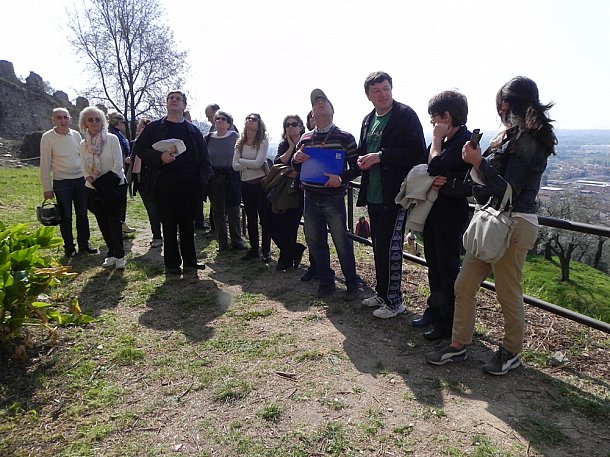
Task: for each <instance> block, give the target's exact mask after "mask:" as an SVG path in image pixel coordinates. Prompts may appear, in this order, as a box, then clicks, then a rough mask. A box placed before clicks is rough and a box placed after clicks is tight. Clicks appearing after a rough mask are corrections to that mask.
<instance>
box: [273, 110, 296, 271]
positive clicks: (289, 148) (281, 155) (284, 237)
mask: <svg viewBox="0 0 610 457" xmlns="http://www.w3.org/2000/svg"><path fill="white" fill-rule="evenodd" d="M283 128H284V130H283V132H282V141H281V143H280V144H279V145H278V147H277V155H276V156H275V160H274V163H276V164H281V165H286V166H287V167H289V166H290V162H291V160H292V156H293V155H294V153H295V152H296V145H297V143H298V142H299V140H300V139H301V135H303V133H305V127H304V125H303V121H302V120H301V118H300V117H299V116H298V115H296V114H291V115H288V116H286V117H285V118H284V122H283ZM289 170H290V171H289V172H288V173H286V175H285V176H286V178H285V179H286V180H287V182H286V184H289V185H288V186H287V187H286V190H287V191H288V192H293V193H296V194H297V195H295V196H296V197H297V199H298V206H297V207H294V208H288V209H283V210H282V211H281V212H278V213H274V212H273V211H270V212H269V227H270V231H271V236H272V238H273V241H275V244H277V246H278V247H279V248H280V255H279V257H278V259H277V266H276V268H275V269H276V270H277V271H283V270H289V269H291V268H299V265H300V264H301V259H302V258H303V252H304V251H305V245H303V244H302V243H298V242H297V233H298V231H299V223H300V221H301V217H302V216H303V191H302V190H299V189H294V188H292V187H294V180H295V179H296V177H297V175H298V174H297V172H296V171H294V170H292V168H290V169H289ZM289 181H290V183H289Z"/></svg>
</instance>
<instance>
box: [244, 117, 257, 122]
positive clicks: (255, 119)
mask: <svg viewBox="0 0 610 457" xmlns="http://www.w3.org/2000/svg"><path fill="white" fill-rule="evenodd" d="M248 121H252V122H258V117H252V116H250V117H247V118H246V122H248Z"/></svg>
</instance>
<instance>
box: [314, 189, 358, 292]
mask: <svg viewBox="0 0 610 457" xmlns="http://www.w3.org/2000/svg"><path fill="white" fill-rule="evenodd" d="M303 215H304V217H305V240H306V241H307V246H308V247H309V252H310V253H311V255H312V257H313V260H314V262H315V265H316V276H317V277H318V278H319V279H320V286H328V285H332V284H334V283H335V272H334V271H333V270H332V269H331V268H330V251H329V247H328V233H327V227H328V230H329V231H330V235H331V236H332V239H333V243H334V245H335V249H336V250H337V255H338V257H339V263H340V264H341V271H343V276H345V285H346V286H347V288H348V289H353V288H357V287H358V286H359V285H360V278H359V277H358V275H357V274H356V260H355V259H354V244H353V242H352V239H351V238H350V237H348V236H347V221H346V219H347V217H346V215H345V196H344V194H343V193H340V194H331V195H325V194H317V193H315V192H311V191H308V190H306V191H305V207H304V210H303Z"/></svg>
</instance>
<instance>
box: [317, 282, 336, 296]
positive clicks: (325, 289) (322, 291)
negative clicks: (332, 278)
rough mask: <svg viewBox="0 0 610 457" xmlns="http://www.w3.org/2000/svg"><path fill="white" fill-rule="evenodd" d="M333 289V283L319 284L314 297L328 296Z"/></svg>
mask: <svg viewBox="0 0 610 457" xmlns="http://www.w3.org/2000/svg"><path fill="white" fill-rule="evenodd" d="M335 289H336V287H335V285H334V284H328V285H325V286H323V285H320V286H319V287H318V290H317V292H316V297H318V298H324V297H328V296H329V295H332V294H333V293H334V292H335Z"/></svg>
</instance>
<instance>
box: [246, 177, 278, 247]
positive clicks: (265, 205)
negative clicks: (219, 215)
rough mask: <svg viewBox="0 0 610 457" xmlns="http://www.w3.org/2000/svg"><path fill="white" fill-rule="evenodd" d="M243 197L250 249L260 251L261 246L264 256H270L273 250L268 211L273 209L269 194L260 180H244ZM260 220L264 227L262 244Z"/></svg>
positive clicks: (262, 227)
mask: <svg viewBox="0 0 610 457" xmlns="http://www.w3.org/2000/svg"><path fill="white" fill-rule="evenodd" d="M241 199H242V201H243V202H244V210H245V212H246V225H247V228H248V238H249V239H250V249H251V250H252V251H257V252H258V249H259V246H261V247H262V249H263V256H268V255H269V252H270V251H271V234H270V232H269V226H268V225H269V224H268V213H269V212H270V211H271V208H270V205H269V202H268V201H267V194H266V193H265V191H264V190H263V186H262V185H261V183H260V182H257V183H250V182H247V181H244V182H242V183H241ZM259 221H260V224H261V229H262V234H261V244H260V245H259V240H258V223H259Z"/></svg>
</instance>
